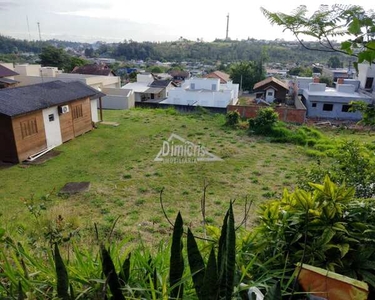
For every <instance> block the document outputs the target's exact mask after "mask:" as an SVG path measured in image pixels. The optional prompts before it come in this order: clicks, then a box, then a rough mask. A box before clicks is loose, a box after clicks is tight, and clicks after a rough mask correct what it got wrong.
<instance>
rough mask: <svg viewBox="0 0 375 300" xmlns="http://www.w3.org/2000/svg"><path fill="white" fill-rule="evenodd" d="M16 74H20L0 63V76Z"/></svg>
mask: <svg viewBox="0 0 375 300" xmlns="http://www.w3.org/2000/svg"><path fill="white" fill-rule="evenodd" d="M16 75H20V74H18V73H17V72H14V71H13V70H11V69H8V68H6V67H4V66H2V65H0V77H10V76H16Z"/></svg>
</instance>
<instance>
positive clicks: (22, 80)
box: [15, 64, 134, 109]
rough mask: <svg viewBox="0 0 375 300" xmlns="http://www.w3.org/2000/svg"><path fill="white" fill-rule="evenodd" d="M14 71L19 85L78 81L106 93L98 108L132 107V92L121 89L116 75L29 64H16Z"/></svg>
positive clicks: (119, 80)
mask: <svg viewBox="0 0 375 300" xmlns="http://www.w3.org/2000/svg"><path fill="white" fill-rule="evenodd" d="M15 71H17V72H18V73H19V75H17V76H16V79H17V80H18V81H19V86H26V85H30V84H37V83H42V82H51V81H56V80H61V81H64V82H72V81H80V82H82V83H84V84H87V85H88V86H90V87H92V88H94V89H96V90H98V91H102V92H103V93H104V94H106V95H105V96H104V97H102V98H101V101H99V103H98V105H99V108H100V109H129V108H132V107H134V93H133V92H132V91H129V90H123V89H121V79H120V77H117V76H111V75H88V74H77V73H74V74H72V73H63V72H62V71H61V70H58V69H57V68H55V67H41V66H40V65H29V64H23V65H16V66H15ZM103 74H109V73H108V72H105V73H103Z"/></svg>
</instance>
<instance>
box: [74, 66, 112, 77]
mask: <svg viewBox="0 0 375 300" xmlns="http://www.w3.org/2000/svg"><path fill="white" fill-rule="evenodd" d="M71 73H73V74H85V75H101V76H108V75H109V74H111V73H112V74H113V75H115V73H113V72H112V70H111V69H110V68H109V67H108V66H107V65H104V64H91V65H86V66H81V67H75V68H74V69H73V71H72V72H71Z"/></svg>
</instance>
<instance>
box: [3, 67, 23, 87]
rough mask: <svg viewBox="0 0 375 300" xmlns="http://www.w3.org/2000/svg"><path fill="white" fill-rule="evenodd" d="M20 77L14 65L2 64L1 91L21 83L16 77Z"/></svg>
mask: <svg viewBox="0 0 375 300" xmlns="http://www.w3.org/2000/svg"><path fill="white" fill-rule="evenodd" d="M16 75H19V74H18V73H17V72H14V71H13V64H6V63H0V89H4V88H8V87H15V86H16V85H17V84H18V83H19V82H18V81H17V80H14V76H16Z"/></svg>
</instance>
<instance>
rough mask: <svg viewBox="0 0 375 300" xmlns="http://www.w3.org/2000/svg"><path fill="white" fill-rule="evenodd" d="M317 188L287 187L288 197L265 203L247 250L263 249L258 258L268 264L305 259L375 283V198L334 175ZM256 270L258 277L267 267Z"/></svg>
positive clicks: (290, 265)
mask: <svg viewBox="0 0 375 300" xmlns="http://www.w3.org/2000/svg"><path fill="white" fill-rule="evenodd" d="M311 188H312V191H304V190H301V189H296V190H295V191H294V192H292V193H289V192H288V191H284V193H283V196H282V199H278V200H275V201H272V202H268V203H267V204H264V205H262V206H261V209H260V211H259V216H260V222H259V225H258V226H257V227H256V228H255V230H254V232H253V234H252V239H250V240H251V241H250V242H249V243H248V244H247V245H246V248H245V249H244V250H243V253H244V255H245V253H253V254H254V255H258V259H259V260H258V261H257V264H259V265H261V266H264V265H267V266H268V270H278V269H284V268H285V269H288V270H292V269H294V265H295V264H296V263H298V262H301V260H302V259H303V263H307V264H311V265H314V266H317V267H321V268H325V269H328V270H330V271H334V272H337V273H340V274H343V275H346V276H350V277H352V278H356V279H359V280H364V281H366V282H367V283H368V284H369V285H370V286H372V287H373V288H374V287H375V281H374V280H373V278H375V269H374V268H373V267H369V266H373V265H375V250H374V249H375V225H374V224H375V203H374V202H373V201H355V199H354V188H347V187H345V186H338V185H336V184H334V183H333V182H332V181H331V180H330V179H329V177H328V176H326V178H325V180H324V183H323V184H322V185H321V184H311ZM275 256H277V259H275V260H273V261H272V262H271V263H270V262H269V261H270V259H271V258H272V257H275ZM250 272H251V274H252V275H253V276H254V277H257V276H259V275H260V273H261V272H262V271H261V269H259V270H258V269H257V268H254V269H252V270H251V271H250ZM258 272H260V273H258Z"/></svg>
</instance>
